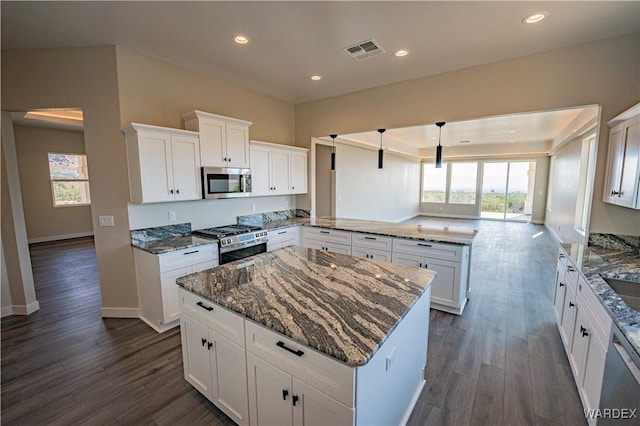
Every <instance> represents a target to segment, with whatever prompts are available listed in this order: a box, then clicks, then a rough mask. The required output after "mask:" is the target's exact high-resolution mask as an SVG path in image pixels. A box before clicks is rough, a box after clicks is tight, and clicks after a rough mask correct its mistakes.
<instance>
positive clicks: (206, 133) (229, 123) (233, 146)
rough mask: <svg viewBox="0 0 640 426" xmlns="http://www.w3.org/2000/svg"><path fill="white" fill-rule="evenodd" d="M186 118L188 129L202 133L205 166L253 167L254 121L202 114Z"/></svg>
mask: <svg viewBox="0 0 640 426" xmlns="http://www.w3.org/2000/svg"><path fill="white" fill-rule="evenodd" d="M182 119H183V120H184V127H185V129H187V130H193V131H197V132H199V133H200V159H201V163H202V166H204V167H236V168H249V165H250V160H249V158H250V157H249V156H250V154H249V126H251V124H252V123H251V122H250V121H244V120H238V119H236V118H231V117H225V116H222V115H217V114H210V113H207V112H202V111H191V112H189V113H187V114H184V115H183V116H182Z"/></svg>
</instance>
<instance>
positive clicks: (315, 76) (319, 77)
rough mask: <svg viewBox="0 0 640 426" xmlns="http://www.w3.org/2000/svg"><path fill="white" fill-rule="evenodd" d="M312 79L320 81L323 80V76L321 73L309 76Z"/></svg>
mask: <svg viewBox="0 0 640 426" xmlns="http://www.w3.org/2000/svg"><path fill="white" fill-rule="evenodd" d="M309 78H310V79H311V80H313V81H318V80H322V76H321V75H312V76H311V77H309Z"/></svg>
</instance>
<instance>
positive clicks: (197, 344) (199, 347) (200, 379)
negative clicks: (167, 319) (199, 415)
mask: <svg viewBox="0 0 640 426" xmlns="http://www.w3.org/2000/svg"><path fill="white" fill-rule="evenodd" d="M208 333H209V331H208V329H207V327H205V326H204V325H202V324H200V323H199V322H198V321H196V320H194V319H192V318H191V317H190V316H188V315H184V314H183V315H182V318H181V319H180V334H181V336H180V338H181V339H182V363H183V366H184V378H185V380H186V381H187V382H189V383H191V385H192V386H193V387H194V388H196V389H198V391H200V393H202V394H203V395H204V396H206V397H207V398H208V399H209V400H213V399H212V398H213V393H212V390H211V362H210V354H209V348H208V346H207V343H208V341H209V340H208V336H209V334H208Z"/></svg>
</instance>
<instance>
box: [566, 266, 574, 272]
mask: <svg viewBox="0 0 640 426" xmlns="http://www.w3.org/2000/svg"><path fill="white" fill-rule="evenodd" d="M567 271H569V272H575V271H576V269H575V268H574V267H573V266H567Z"/></svg>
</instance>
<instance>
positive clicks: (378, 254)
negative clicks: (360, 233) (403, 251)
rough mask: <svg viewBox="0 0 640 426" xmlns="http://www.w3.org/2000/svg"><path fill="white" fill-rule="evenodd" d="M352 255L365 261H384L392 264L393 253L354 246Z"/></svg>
mask: <svg viewBox="0 0 640 426" xmlns="http://www.w3.org/2000/svg"><path fill="white" fill-rule="evenodd" d="M351 255H352V256H356V257H362V258H364V259H373V260H382V261H384V262H391V252H390V251H383V250H375V249H371V248H365V247H358V246H353V247H352V248H351Z"/></svg>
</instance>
